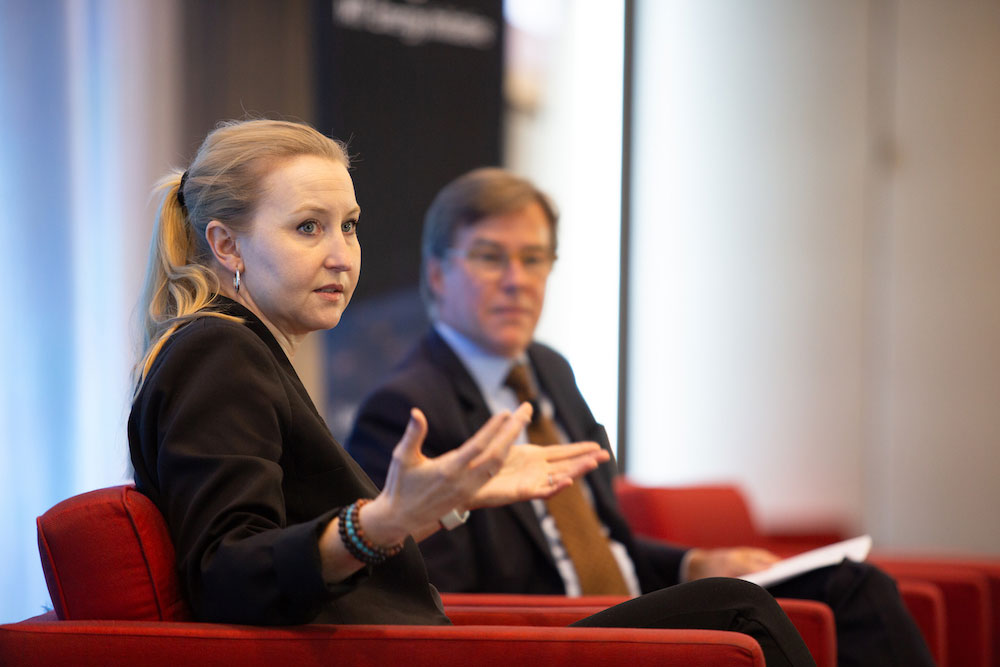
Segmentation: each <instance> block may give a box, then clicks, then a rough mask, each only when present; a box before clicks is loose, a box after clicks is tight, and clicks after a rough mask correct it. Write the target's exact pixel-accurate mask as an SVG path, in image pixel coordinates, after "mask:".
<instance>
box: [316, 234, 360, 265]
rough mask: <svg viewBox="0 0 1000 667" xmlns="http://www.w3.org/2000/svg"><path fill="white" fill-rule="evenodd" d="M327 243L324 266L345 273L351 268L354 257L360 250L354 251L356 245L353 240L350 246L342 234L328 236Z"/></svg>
mask: <svg viewBox="0 0 1000 667" xmlns="http://www.w3.org/2000/svg"><path fill="white" fill-rule="evenodd" d="M328 238H329V239H330V240H329V243H328V244H327V251H326V261H325V262H324V266H326V268H328V269H334V270H337V271H347V270H350V269H351V268H353V263H354V262H355V261H356V257H357V255H358V253H359V252H360V249H358V250H355V248H354V247H353V246H355V245H356V244H357V241H356V240H355V241H354V243H353V244H352V243H351V242H350V241H349V240H348V239H347V238H346V237H345V236H344V235H343V234H340V233H338V234H330V236H329V237H328Z"/></svg>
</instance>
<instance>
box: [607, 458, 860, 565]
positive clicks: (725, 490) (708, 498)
mask: <svg viewBox="0 0 1000 667" xmlns="http://www.w3.org/2000/svg"><path fill="white" fill-rule="evenodd" d="M615 491H616V492H617V494H618V502H619V503H620V504H621V508H622V512H623V513H624V514H625V516H626V517H627V518H628V521H629V525H630V526H631V527H632V529H633V530H634V531H635V532H637V533H638V534H640V535H645V536H646V537H653V538H658V539H669V540H670V541H671V542H675V543H677V544H687V545H691V546H699V547H704V548H713V547H729V546H758V547H762V548H766V549H770V550H771V551H773V552H775V553H777V554H779V555H783V556H791V555H793V554H796V553H801V552H803V551H808V550H809V549H815V548H817V547H821V546H823V545H826V544H831V543H833V542H838V541H840V540H842V539H844V538H845V537H846V536H845V535H844V534H843V533H842V532H841V531H840V530H839V529H836V528H829V527H827V528H822V529H820V530H810V531H808V532H796V533H789V534H764V533H762V532H760V531H759V530H758V529H757V527H756V525H755V524H754V520H753V516H752V515H751V512H750V507H749V505H748V504H747V501H746V498H745V497H744V496H743V492H742V491H741V490H740V489H739V487H737V486H733V485H731V484H705V485H698V486H684V487H653V486H639V485H637V484H633V483H631V482H629V481H628V480H626V479H624V478H622V477H619V478H618V479H617V480H616V483H615ZM706 517H707V518H709V519H710V520H706ZM666 535H669V536H670V537H669V538H665V537H664V536H666Z"/></svg>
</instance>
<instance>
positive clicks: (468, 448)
mask: <svg viewBox="0 0 1000 667" xmlns="http://www.w3.org/2000/svg"><path fill="white" fill-rule="evenodd" d="M530 419H531V406H530V405H528V404H527V403H525V404H522V405H521V406H520V407H519V408H518V409H517V410H515V411H514V412H513V413H506V412H504V413H498V414H496V415H493V417H491V418H490V419H489V420H488V421H487V422H486V423H485V424H484V425H483V426H482V428H480V429H479V430H478V431H477V432H476V434H475V435H473V436H472V437H471V438H469V439H468V440H467V441H466V442H465V443H463V444H462V446H460V447H458V448H456V449H453V450H451V451H449V452H446V453H445V454H442V455H441V456H438V457H436V458H429V457H427V456H425V455H424V454H423V452H422V451H421V446H422V445H423V442H424V438H425V437H426V436H427V418H426V417H425V416H424V414H423V412H421V411H420V410H419V409H417V408H414V409H413V410H411V411H410V421H409V424H407V427H406V432H405V433H403V437H402V439H400V441H399V444H397V445H396V448H395V449H394V450H393V454H392V463H391V464H390V465H389V472H388V474H387V475H386V481H385V487H384V488H383V489H382V492H381V493H380V494H379V495H378V497H376V498H375V499H374V500H372V501H371V502H370V503H368V504H367V505H365V506H364V507H363V508H362V509H361V516H360V520H361V523H362V525H363V526H364V529H365V533H366V535H367V536H368V538H369V539H370V540H371V541H372V542H374V543H375V544H379V545H386V546H388V545H392V544H398V543H399V542H401V541H402V540H403V539H405V538H406V536H407V535H411V534H412V535H414V536H415V537H418V538H419V537H421V536H423V535H425V534H430V533H431V532H433V530H434V529H435V528H436V527H437V522H438V520H439V519H440V518H441V517H442V516H444V515H445V514H447V513H448V512H450V511H451V510H452V509H455V508H466V507H468V506H469V504H470V502H471V500H472V499H473V498H474V497H475V495H476V492H477V491H478V490H479V489H480V487H482V486H483V485H484V484H486V482H488V481H489V480H490V478H491V477H493V475H495V474H496V473H497V472H499V471H500V470H501V469H502V468H503V465H504V462H505V461H506V459H507V454H508V452H509V451H510V447H511V445H512V444H513V442H514V440H515V439H517V437H518V435H519V434H520V433H521V431H522V430H523V429H524V427H525V426H526V425H527V424H528V421H529V420H530Z"/></svg>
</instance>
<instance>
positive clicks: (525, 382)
mask: <svg viewBox="0 0 1000 667" xmlns="http://www.w3.org/2000/svg"><path fill="white" fill-rule="evenodd" d="M503 383H504V385H505V386H507V387H510V388H511V389H512V390H514V394H515V395H516V396H517V400H519V401H521V402H524V401H528V402H529V403H533V402H534V400H535V399H536V398H537V397H538V396H537V392H536V391H535V387H534V384H533V383H532V381H531V376H529V375H528V366H527V364H522V363H517V364H514V365H513V366H511V367H510V372H509V373H508V374H507V379H506V380H504V381H503Z"/></svg>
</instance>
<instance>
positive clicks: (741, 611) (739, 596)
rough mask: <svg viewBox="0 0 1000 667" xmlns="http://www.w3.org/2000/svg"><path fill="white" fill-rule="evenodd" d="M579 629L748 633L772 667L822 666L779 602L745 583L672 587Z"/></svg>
mask: <svg viewBox="0 0 1000 667" xmlns="http://www.w3.org/2000/svg"><path fill="white" fill-rule="evenodd" d="M573 625H575V626H586V627H604V628H684V629H698V630H729V631H732V632H742V633H743V634H746V635H750V636H751V637H753V638H754V639H755V640H756V641H757V643H758V644H760V647H761V648H762V649H763V650H764V659H765V660H766V661H767V665H768V667H775V666H777V665H782V666H783V665H796V666H797V665H815V664H816V662H815V661H814V660H813V659H812V656H811V655H809V650H808V649H807V648H806V645H805V643H804V642H803V641H802V637H800V636H799V633H798V632H797V631H796V630H795V626H793V625H792V622H791V621H790V620H788V617H787V616H786V615H785V612H783V611H782V610H781V607H780V606H778V603H777V602H775V600H774V597H772V596H771V595H770V594H769V593H768V592H767V591H765V590H764V589H763V588H761V587H759V586H757V585H756V584H750V583H747V582H745V581H742V580H740V579H725V578H711V579H699V580H698V581H692V582H690V583H687V584H679V585H677V586H671V587H670V588H664V589H662V590H659V591H655V592H653V593H647V594H646V595H643V596H642V597H638V598H635V599H633V600H629V601H628V602H623V603H622V604H619V605H615V606H614V607H610V608H608V609H605V610H604V611H602V612H600V613H597V614H594V615H593V616H588V617H587V618H584V619H582V620H580V621H577V622H576V623H574V624H573Z"/></svg>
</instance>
